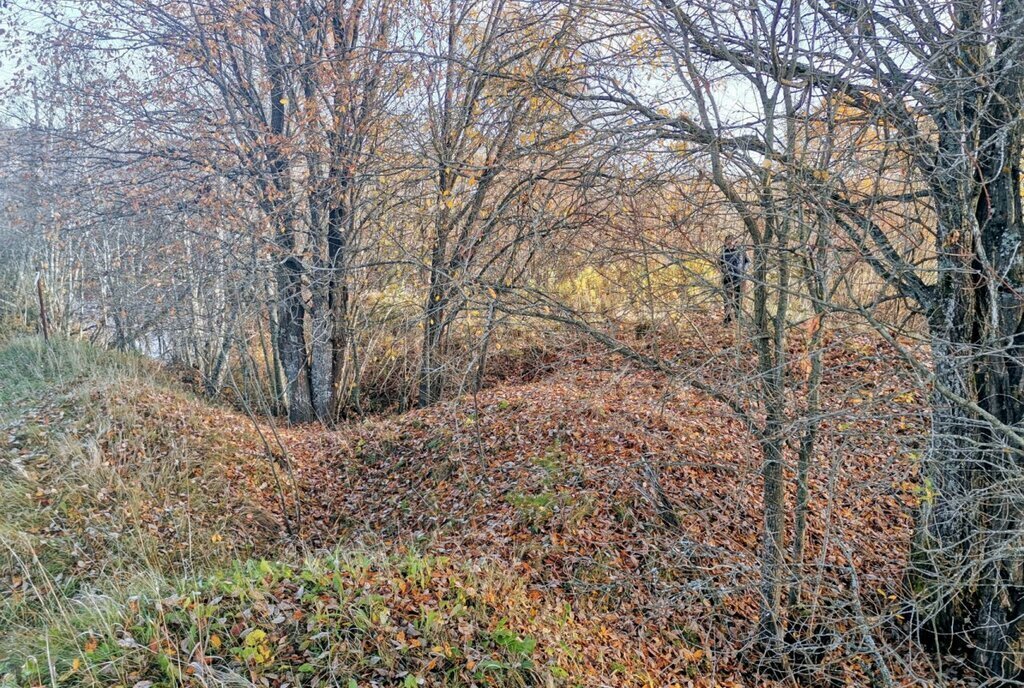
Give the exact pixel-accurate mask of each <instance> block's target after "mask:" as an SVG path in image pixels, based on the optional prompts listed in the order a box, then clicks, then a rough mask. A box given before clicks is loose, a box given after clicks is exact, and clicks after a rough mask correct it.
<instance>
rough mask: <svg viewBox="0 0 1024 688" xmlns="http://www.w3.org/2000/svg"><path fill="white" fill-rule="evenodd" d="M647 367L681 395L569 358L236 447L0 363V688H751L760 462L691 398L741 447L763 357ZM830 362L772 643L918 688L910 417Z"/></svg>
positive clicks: (228, 430)
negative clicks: (788, 600)
mask: <svg viewBox="0 0 1024 688" xmlns="http://www.w3.org/2000/svg"><path fill="white" fill-rule="evenodd" d="M661 346H662V349H661V350H660V351H659V354H660V355H662V356H665V357H671V358H673V359H674V360H676V361H678V362H680V363H683V364H685V367H686V369H687V370H688V371H689V372H688V373H687V374H686V375H684V376H682V377H680V378H671V379H670V378H669V377H667V376H666V375H664V374H662V373H658V372H653V371H649V370H641V369H639V368H635V367H632V366H630V365H629V364H626V363H623V361H622V360H621V359H617V358H613V357H611V356H609V355H606V354H603V353H601V352H599V351H598V350H592V349H589V348H588V347H586V346H582V345H578V346H574V347H572V348H571V349H569V350H566V351H564V352H559V353H558V355H556V356H555V357H554V359H557V361H558V364H557V365H555V366H550V367H549V369H546V370H544V371H542V372H538V373H535V374H533V375H530V376H528V377H529V379H526V380H523V379H519V380H513V379H510V380H506V381H505V382H501V383H499V384H495V385H493V386H490V387H488V388H486V389H484V390H482V391H481V392H479V393H478V394H476V395H470V396H465V397H461V398H458V399H455V400H452V401H448V402H445V403H441V404H438V405H437V406H434V407H432V408H429V409H424V410H415V411H410V412H407V413H403V414H400V415H395V416H390V417H380V418H374V419H368V420H363V421H358V422H350V423H347V424H344V425H342V426H340V427H338V428H336V429H333V430H322V429H319V428H318V429H313V428H311V427H281V426H272V425H270V424H268V423H266V422H263V421H259V422H254V421H252V420H251V419H250V418H248V417H247V416H246V415H244V414H242V413H239V412H237V411H235V410H232V409H228V408H225V407H222V406H215V405H210V404H208V403H206V402H203V401H202V400H200V399H198V398H197V397H195V396H194V395H192V394H190V393H188V392H187V391H185V390H184V389H183V388H182V387H181V385H179V384H177V383H175V382H174V381H172V380H170V379H168V376H167V375H166V374H165V373H163V372H161V371H158V370H155V369H154V368H153V366H152V365H151V364H148V363H146V362H143V361H140V360H138V359H135V358H132V357H130V356H121V355H116V354H110V353H104V352H98V351H96V350H94V349H92V348H90V347H88V346H85V345H81V344H77V343H72V342H57V343H56V344H55V345H53V346H51V347H50V348H49V349H48V350H47V349H45V348H44V347H43V346H42V345H41V343H39V342H38V341H36V340H31V339H20V340H15V341H14V342H12V343H10V344H8V345H7V346H5V347H4V348H3V349H0V409H4V410H3V411H0V423H2V424H3V425H4V436H5V437H6V442H5V444H4V445H0V458H2V459H3V461H2V462H0V505H2V506H0V517H2V518H0V529H2V530H0V536H2V537H0V539H2V540H3V541H4V542H5V547H4V549H5V550H6V551H4V552H0V677H3V678H0V685H3V684H4V682H5V681H6V682H9V683H11V684H15V685H123V686H135V688H146V687H147V686H157V685H196V686H207V685H277V686H284V685H292V686H299V685H302V686H307V685H309V686H311V685H343V686H364V685H365V686H370V685H379V686H395V685H400V686H414V685H428V686H429V685H451V686H471V685H479V686H485V685H496V686H519V685H566V686H672V685H678V686H688V685H717V686H730V685H732V686H740V685H760V684H763V683H765V679H762V678H758V677H757V674H756V669H757V666H756V656H757V653H756V652H755V651H754V649H753V646H752V641H753V637H754V631H755V627H756V622H757V614H758V594H757V591H758V583H759V578H758V555H759V550H760V547H761V543H760V541H759V536H758V534H759V531H760V527H761V512H760V508H761V503H762V502H761V480H760V458H759V448H758V445H757V444H756V442H755V441H754V440H753V439H752V436H751V433H750V432H749V431H748V429H747V428H746V427H745V426H744V425H743V423H742V422H741V421H740V420H739V419H738V417H737V415H736V413H735V412H734V411H733V410H732V409H730V408H729V407H728V406H726V405H725V404H723V403H721V402H720V401H716V400H715V399H713V398H712V397H711V396H709V395H708V394H706V393H705V392H701V391H698V390H697V389H696V388H694V387H693V386H692V385H691V384H690V383H689V381H690V380H699V381H700V382H701V383H702V384H703V385H710V386H711V387H714V388H720V389H721V390H722V391H723V392H725V391H728V393H729V394H730V395H733V396H734V398H735V399H736V400H737V402H738V403H739V404H740V405H742V406H743V407H744V408H745V409H746V410H747V413H749V415H750V417H751V418H752V419H753V420H754V421H755V422H758V421H759V415H758V410H757V406H756V402H755V394H754V393H755V391H756V384H757V379H756V375H755V370H754V359H755V357H754V355H753V354H752V353H751V352H750V351H748V350H745V349H743V348H740V349H737V348H735V347H733V346H731V344H730V334H729V333H726V332H720V333H718V334H717V335H716V336H712V337H710V338H709V337H706V336H705V337H702V338H701V339H700V340H699V341H698V340H696V339H693V340H688V341H683V342H675V343H674V344H673V345H671V346H669V345H668V344H665V343H662V345H661ZM792 353H793V357H794V359H795V360H796V361H797V362H798V363H799V360H800V356H801V353H800V351H799V350H798V349H794V351H793V352H792ZM826 356H827V359H828V363H827V365H826V367H825V370H827V371H829V373H828V377H827V378H826V379H825V383H824V388H823V394H822V406H823V412H822V427H821V432H820V435H819V438H818V445H817V451H816V452H815V456H814V460H813V462H812V466H811V473H810V478H811V479H810V503H811V508H810V509H809V520H808V533H809V535H808V544H807V549H806V554H805V557H804V561H805V562H806V563H805V565H804V567H803V577H802V578H803V582H802V585H801V589H800V595H799V597H800V603H799V604H798V605H796V606H795V607H794V608H795V609H798V610H799V614H798V616H797V617H796V618H795V620H792V621H791V629H792V630H791V638H790V640H791V641H792V642H794V643H798V644H800V643H802V645H800V647H803V648H804V652H805V654H806V655H814V660H815V661H814V668H813V669H808V668H806V667H803V666H801V665H800V664H799V662H796V663H794V665H793V666H790V667H789V669H790V670H791V671H792V672H793V673H795V674H800V672H802V671H805V670H806V671H807V672H808V673H807V675H806V676H805V677H804V678H805V681H806V682H807V683H809V684H811V685H822V684H826V683H828V684H832V685H868V684H870V683H872V682H873V681H874V680H875V679H876V678H877V677H876V676H875V670H876V664H877V661H878V659H879V658H880V655H882V656H884V659H885V661H886V663H887V665H888V666H889V668H890V671H892V672H893V674H894V676H895V678H896V680H897V681H899V682H900V683H905V684H911V683H919V684H927V683H928V680H929V678H928V677H929V676H931V675H932V674H931V672H930V669H929V666H928V664H927V662H926V659H927V658H926V656H925V654H924V653H922V652H921V651H920V649H919V648H918V647H916V646H915V645H914V643H913V642H912V641H910V640H908V639H906V638H905V637H904V636H903V635H902V634H901V629H900V622H901V621H902V618H901V610H900V608H899V606H898V605H899V600H900V599H902V595H901V594H900V593H901V591H900V586H901V581H902V571H903V569H904V567H905V563H906V562H905V556H906V552H907V549H908V543H909V538H910V529H911V522H912V516H913V511H914V509H915V508H916V506H917V504H918V503H919V502H920V500H921V499H922V498H926V497H927V496H926V495H923V494H922V490H921V489H920V488H919V487H918V484H917V481H916V479H915V476H916V472H917V462H918V461H919V459H920V451H921V446H922V442H923V432H924V427H925V417H924V405H923V404H922V400H921V397H920V393H919V392H918V391H916V389H917V387H916V384H915V381H914V380H913V378H912V376H911V375H910V374H909V372H908V371H906V368H905V366H904V365H902V364H901V363H900V361H899V359H898V358H897V357H896V356H895V355H894V354H891V353H887V352H886V350H884V349H882V348H880V347H879V346H878V344H877V342H874V341H872V340H871V339H870V338H868V337H867V336H860V335H854V334H847V335H846V336H845V337H844V338H843V339H842V340H837V341H835V342H833V343H832V344H831V346H830V347H829V349H828V351H827V354H826ZM803 403H804V400H803V398H802V396H801V393H800V391H799V390H794V392H793V400H792V404H793V408H794V409H797V410H798V409H799V408H800V406H801V405H802V404H803ZM803 428H804V425H803V423H802V422H801V421H799V420H796V421H794V423H793V424H792V426H791V427H789V428H787V434H788V435H790V436H791V437H792V438H793V440H794V441H793V443H792V444H793V446H794V447H795V445H796V443H797V442H798V436H799V434H800V433H801V432H802V431H803ZM794 456H795V454H794ZM790 468H792V467H790ZM787 480H788V483H789V484H790V485H791V489H790V493H789V498H790V500H791V501H792V499H793V495H794V492H795V477H794V474H793V472H792V470H788V471H787ZM872 647H874V648H876V649H875V650H872ZM794 656H796V657H799V656H800V655H799V653H796V654H795V655H794ZM782 682H783V683H786V682H787V681H782ZM788 682H790V683H791V682H792V679H789V680H788Z"/></svg>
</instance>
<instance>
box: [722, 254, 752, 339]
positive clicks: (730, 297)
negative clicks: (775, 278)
mask: <svg viewBox="0 0 1024 688" xmlns="http://www.w3.org/2000/svg"><path fill="white" fill-rule="evenodd" d="M749 264H750V261H749V260H748V258H747V248H746V246H743V245H742V244H740V243H739V240H738V239H737V238H736V237H734V236H731V237H729V238H727V239H726V240H725V245H724V246H723V247H722V255H721V256H720V257H719V259H718V269H719V270H721V271H722V294H723V296H724V297H725V324H726V325H728V324H729V323H730V322H732V319H733V318H734V317H735V318H736V319H737V320H738V319H739V316H740V303H741V300H742V298H743V277H744V276H745V275H746V272H747V266H748V265H749Z"/></svg>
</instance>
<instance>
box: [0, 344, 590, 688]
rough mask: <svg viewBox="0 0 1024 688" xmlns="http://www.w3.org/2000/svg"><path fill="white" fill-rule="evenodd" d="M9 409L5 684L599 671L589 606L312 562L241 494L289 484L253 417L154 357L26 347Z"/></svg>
mask: <svg viewBox="0 0 1024 688" xmlns="http://www.w3.org/2000/svg"><path fill="white" fill-rule="evenodd" d="M0 409H2V411H0V426H2V432H3V437H4V443H3V445H2V447H0V542H2V543H3V545H2V550H0V685H2V686H9V685H10V686H15V685H17V686H132V687H135V688H144V687H150V686H193V685H194V686H228V685H245V686H248V685H292V686H315V685H325V686H326V685H331V686H335V685H340V686H345V687H346V688H348V687H350V686H364V685H381V686H414V685H438V686H470V685H494V686H527V685H556V684H565V685H576V684H578V683H579V681H573V682H569V677H571V676H573V675H576V676H579V675H580V674H581V672H583V671H585V667H584V664H585V662H584V660H582V659H581V657H582V654H580V653H578V652H576V651H574V650H573V647H574V646H575V644H577V643H578V642H581V641H579V639H580V638H584V637H585V636H586V634H587V631H586V628H584V627H582V626H578V625H577V624H576V622H575V619H574V617H573V613H572V611H571V608H570V607H568V606H567V605H565V604H564V603H563V602H562V601H560V600H559V599H558V598H556V597H554V596H552V595H547V594H540V593H538V592H537V591H535V590H527V589H526V587H525V583H524V582H523V580H522V578H521V577H519V576H517V575H516V572H514V571H511V570H508V569H507V568H503V567H502V566H501V565H497V564H495V563H494V562H482V561H480V560H476V559H462V560H459V561H457V562H453V561H449V560H448V559H445V558H438V557H430V556H419V555H415V554H409V553H405V552H403V551H397V552H396V551H391V552H379V551H367V552H365V553H352V552H347V551H343V550H336V551H332V552H330V553H321V554H319V555H315V556H307V557H303V556H301V555H300V554H299V553H298V551H297V548H296V547H294V546H291V545H290V544H289V543H288V542H286V541H285V539H284V538H283V537H282V533H281V524H280V523H278V522H277V521H275V520H274V519H273V518H272V517H270V516H269V515H268V514H267V513H265V512H263V511H261V509H260V505H259V504H257V503H253V502H250V501H247V500H248V499H249V498H250V497H251V495H238V494H235V493H237V492H238V490H237V487H236V488H235V489H234V490H233V491H232V490H231V489H230V488H231V485H230V484H229V483H230V482H231V481H229V480H226V478H225V476H226V475H227V474H228V472H230V471H236V473H235V474H232V475H233V480H235V481H237V480H239V473H237V472H238V471H240V467H244V471H243V473H244V475H245V476H247V479H252V480H254V481H259V482H260V483H262V484H266V483H269V482H271V481H272V480H273V477H274V475H275V474H274V470H275V469H274V468H273V467H272V466H270V465H269V464H268V463H267V462H266V461H265V460H264V459H263V458H261V457H260V456H259V451H258V447H257V446H256V444H255V441H254V440H251V437H252V436H253V435H254V433H253V432H252V431H251V429H249V428H245V427H242V426H241V425H239V424H241V423H244V422H245V420H244V419H243V418H240V417H239V416H238V415H237V414H232V413H230V412H226V411H220V410H218V409H216V408H214V407H210V406H208V405H206V404H203V403H202V402H200V401H199V400H197V399H194V398H192V397H191V396H189V395H188V394H186V393H185V392H183V391H181V390H180V389H177V388H176V387H174V386H173V385H170V384H169V383H167V382H165V381H163V380H162V377H161V375H160V372H159V371H158V370H156V369H155V368H154V367H153V366H151V365H150V364H149V363H148V362H146V361H144V360H142V359H140V358H137V357H134V356H132V355H128V354H118V353H112V352H107V351H102V350H100V349H97V348H95V347H92V346H90V345H87V344H84V343H81V342H75V341H70V340H54V341H52V342H51V343H50V344H49V345H46V344H43V343H42V342H41V341H40V340H39V339H38V338H31V337H24V338H15V339H13V340H12V341H10V342H9V343H8V344H6V345H3V346H0ZM232 424H234V426H237V427H234V426H232ZM240 438H250V439H249V440H245V439H240ZM253 492H254V494H255V490H254V491H253ZM292 544H294V543H292ZM282 562H295V563H292V564H288V563H282Z"/></svg>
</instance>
